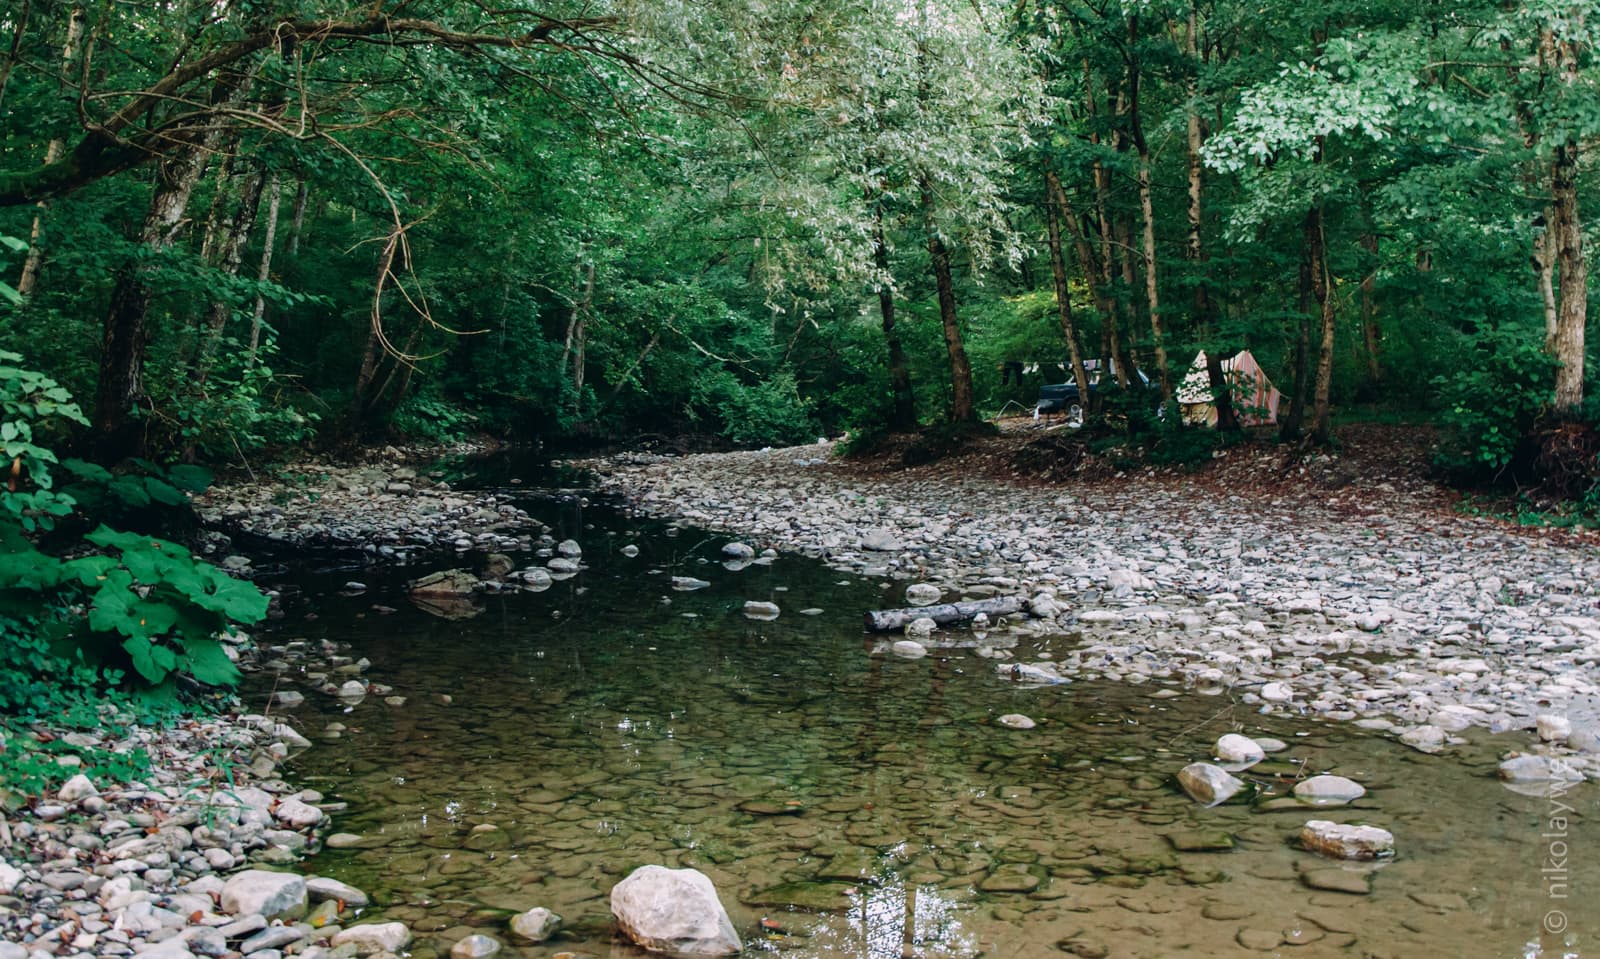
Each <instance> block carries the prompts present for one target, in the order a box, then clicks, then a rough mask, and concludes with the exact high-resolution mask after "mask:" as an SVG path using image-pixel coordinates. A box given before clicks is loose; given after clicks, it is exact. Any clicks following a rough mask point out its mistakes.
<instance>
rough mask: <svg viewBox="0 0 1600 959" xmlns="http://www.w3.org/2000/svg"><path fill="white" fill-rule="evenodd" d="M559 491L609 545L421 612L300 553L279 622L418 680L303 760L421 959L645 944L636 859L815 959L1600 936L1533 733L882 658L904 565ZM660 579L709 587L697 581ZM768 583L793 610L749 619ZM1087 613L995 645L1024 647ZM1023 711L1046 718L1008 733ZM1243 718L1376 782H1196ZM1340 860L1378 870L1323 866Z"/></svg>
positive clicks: (1502, 945)
mask: <svg viewBox="0 0 1600 959" xmlns="http://www.w3.org/2000/svg"><path fill="white" fill-rule="evenodd" d="M541 509H542V510H543V512H544V518H545V519H546V520H547V521H548V522H551V523H552V524H553V525H556V526H557V527H558V529H557V532H558V534H559V535H561V536H572V537H574V538H577V539H578V540H579V541H580V542H582V544H583V546H584V550H585V552H584V559H585V561H586V563H588V564H589V565H590V566H591V569H589V570H588V571H586V572H584V573H582V574H580V575H579V576H578V577H577V578H574V579H571V580H567V581H565V582H561V583H557V584H556V585H555V586H554V587H553V588H551V589H550V590H548V591H546V592H543V593H537V594H534V593H521V594H515V595H508V596H495V597H489V598H487V599H486V600H484V601H483V603H482V605H483V607H484V610H483V612H482V614H481V615H478V616H476V617H475V618H472V619H467V620H461V621H447V620H442V619H437V618H434V617H432V616H429V615H427V614H425V613H423V612H420V611H418V610H416V609H414V608H413V607H411V606H410V604H409V603H407V602H406V600H405V598H404V593H403V591H402V590H401V588H400V584H401V582H402V579H403V577H402V576H400V575H399V574H390V576H391V577H392V578H391V579H389V580H387V581H384V580H382V579H371V580H368V581H369V583H370V584H371V586H372V589H371V591H370V592H369V593H367V594H366V595H364V596H360V597H345V596H340V595H337V591H338V588H339V586H340V584H341V583H342V581H343V580H344V579H347V578H349V575H350V574H339V575H337V576H329V577H322V578H317V577H307V578H305V579H302V580H301V581H300V583H299V585H300V587H301V588H302V589H303V591H304V592H303V595H302V596H301V598H300V600H299V601H296V602H291V604H290V606H289V609H290V617H289V619H288V620H286V621H285V622H284V623H283V624H281V625H280V627H279V628H278V629H277V631H276V635H275V636H273V637H270V638H269V641H273V640H277V641H285V640H290V639H296V638H309V639H321V638H328V639H334V640H338V641H340V642H348V643H349V644H351V646H352V647H353V651H354V655H357V656H366V657H368V658H369V659H370V660H371V661H372V664H373V665H372V667H371V670H370V672H369V676H370V678H371V679H372V680H373V681H375V682H379V683H388V684H392V685H394V686H396V687H397V689H396V692H397V693H399V694H402V695H404V696H406V697H407V702H406V703H405V705H403V706H398V707H396V706H389V705H385V704H384V703H383V702H382V701H381V700H379V699H377V698H376V697H369V698H368V699H367V700H366V701H364V702H362V703H361V704H359V705H357V706H355V707H354V708H353V709H349V710H348V711H346V708H345V707H343V706H341V705H340V704H339V703H338V702H337V701H335V700H332V699H329V698H325V697H321V696H319V695H313V696H312V697H311V700H310V702H308V703H307V705H306V706H304V707H302V708H301V710H300V712H299V714H298V716H299V720H300V722H301V724H302V725H303V726H304V727H306V729H307V731H308V732H309V733H310V734H311V735H312V737H313V738H316V736H317V733H318V731H319V730H321V729H322V728H324V727H325V726H326V725H327V724H329V723H335V722H337V723H343V724H345V725H346V726H348V727H349V730H348V731H347V732H346V733H345V734H344V736H343V737H342V738H338V739H334V740H330V741H326V742H320V743H319V744H318V745H317V747H316V748H314V749H312V750H310V751H309V752H308V753H307V754H306V755H304V756H303V757H302V758H301V759H299V760H298V761H297V763H296V765H295V767H294V776H295V777H296V779H297V780H298V781H300V782H303V783H305V784H306V785H309V786H313V787H315V788H318V789H320V790H322V791H323V792H324V793H325V794H326V795H327V796H328V798H329V799H337V800H342V801H345V802H347V803H348V804H349V806H348V809H347V810H345V811H343V812H340V813H339V814H338V815H337V818H336V821H335V824H334V825H335V828H336V829H337V830H338V831H343V832H353V833H358V834H361V835H362V836H363V837H365V838H364V840H363V843H362V844H361V846H360V847H358V848H353V849H344V850H327V851H324V852H322V853H320V854H319V855H318V856H316V857H315V858H313V859H312V860H311V861H310V862H309V863H307V865H306V868H307V869H308V870H311V871H316V872H318V873H322V874H326V875H333V876H337V877H339V878H342V879H345V880H346V881H349V882H351V883H354V884H355V885H357V886H359V887H361V888H363V889H366V890H367V891H369V892H370V893H371V894H373V896H374V897H375V901H376V903H377V905H375V906H374V907H373V908H371V909H369V910H368V913H367V918H380V919H400V920H403V921H405V922H407V923H408V924H410V925H411V926H412V927H413V929H415V930H416V931H417V933H418V941H417V943H416V945H415V946H414V949H415V952H416V954H417V955H418V956H420V957H422V959H428V957H430V956H433V955H435V954H444V953H447V952H448V950H449V947H450V945H451V944H452V943H453V942H455V941H456V940H457V939H460V938H461V937H463V936H465V935H467V934H469V933H472V932H484V933H488V934H490V935H494V936H496V937H497V938H499V939H501V940H502V941H504V942H506V944H507V950H508V953H510V954H521V955H525V956H529V957H555V956H559V955H562V954H571V955H576V956H606V957H618V959H621V957H634V956H637V955H642V953H640V952H639V951H638V950H635V949H634V948H633V947H631V946H629V945H626V944H624V943H622V942H621V941H620V940H617V939H615V938H614V936H613V933H612V928H611V924H610V916H609V910H608V900H607V896H608V893H609V890H610V888H611V886H612V885H613V884H614V883H616V882H617V881H618V880H619V879H621V878H622V877H623V876H625V875H626V874H627V873H628V872H629V871H630V870H631V869H633V868H635V867H637V866H639V865H643V864H646V863H661V864H665V865H668V866H694V867H695V868H698V869H700V870H702V871H703V872H705V873H706V874H707V875H708V876H710V878H711V879H712V881H713V882H714V883H715V884H716V886H717V888H718V890H719V891H720V893H721V896H722V900H723V902H724V904H725V905H726V906H727V908H728V910H729V912H730V913H731V915H732V916H733V919H734V922H735V924H736V926H737V927H738V929H739V931H740V933H741V935H742V936H743V937H744V939H745V943H746V949H747V951H749V952H763V951H771V952H782V953H788V954H791V955H793V956H796V957H807V959H809V957H862V959H865V957H871V959H890V957H900V956H902V955H906V956H926V957H930V959H933V957H973V956H979V955H984V956H997V957H1045V956H1052V957H1053V956H1062V955H1077V956H1113V957H1118V956H1178V955H1185V956H1188V955H1195V956H1210V955H1218V956H1221V955H1227V956H1234V955H1240V954H1246V953H1248V952H1249V951H1251V949H1252V948H1261V949H1263V950H1264V951H1266V952H1277V953H1279V954H1292V955H1306V956H1323V955H1327V956H1335V955H1336V956H1394V957H1409V956H1496V957H1511V956H1580V955H1595V954H1597V952H1600V949H1597V946H1596V934H1597V930H1600V824H1597V823H1596V822H1595V821H1594V815H1593V814H1594V813H1595V811H1596V798H1595V795H1596V789H1595V787H1594V786H1593V785H1592V784H1590V785H1587V786H1581V787H1578V788H1577V789H1575V790H1573V791H1571V792H1568V793H1567V794H1565V795H1564V796H1562V797H1560V801H1559V803H1557V802H1556V801H1554V800H1552V799H1550V798H1541V797H1530V796H1523V795H1519V794H1517V793H1515V792H1512V791H1510V790H1508V789H1506V788H1505V787H1503V786H1502V785H1501V784H1499V783H1498V782H1497V781H1496V780H1495V778H1494V770H1495V762H1496V759H1497V757H1498V755H1499V753H1501V752H1502V751H1504V750H1505V749H1508V748H1512V747H1513V746H1516V745H1518V744H1520V743H1521V742H1522V740H1521V739H1519V738H1516V737H1500V738H1497V739H1489V738H1484V739H1482V740H1479V741H1476V742H1474V743H1472V744H1471V745H1469V746H1466V747H1461V748H1459V749H1457V750H1455V752H1454V753H1453V754H1452V755H1449V756H1442V757H1426V756H1422V755H1420V754H1418V753H1415V752H1413V751H1411V750H1410V749H1408V748H1407V747H1404V746H1401V745H1399V744H1397V743H1394V742H1391V741H1388V740H1386V739H1383V738H1381V737H1375V736H1371V735H1368V734H1365V733H1362V732H1361V731H1360V730H1357V729H1354V728H1352V727H1349V726H1342V725H1329V724H1320V723H1314V722H1308V721H1298V720H1290V719H1284V718H1281V717H1272V718H1267V717H1262V716H1259V715H1257V714H1255V713H1254V712H1252V711H1251V710H1250V709H1249V708H1248V707H1244V706H1234V705H1232V704H1231V703H1230V702H1229V701H1228V699H1227V698H1226V696H1221V697H1217V696H1203V695H1199V694H1196V693H1192V692H1184V693H1183V695H1180V696H1178V697H1175V698H1166V699H1163V698H1153V697H1152V694H1153V693H1155V692H1157V690H1158V689H1160V688H1161V687H1158V686H1155V685H1144V686H1131V685H1123V684H1114V683H1097V682H1082V683H1075V684H1071V685H1067V686H1060V687H1051V688H1023V687H1018V686H1015V685H1011V684H1008V683H1007V682H1005V681H1002V680H1001V679H1000V678H998V677H997V676H996V674H995V670H994V662H993V661H992V660H991V659H988V658H983V657H981V656H979V655H977V650H975V649H974V648H972V646H971V643H970V636H969V637H967V639H968V642H967V645H966V646H965V647H963V648H955V649H950V650H947V651H944V652H942V653H937V654H936V655H934V656H931V657H929V658H926V659H920V660H903V659H898V658H895V657H892V656H887V655H883V654H882V652H881V650H880V648H879V647H880V643H879V641H877V640H874V639H872V638H869V637H865V636H864V635H863V633H862V631H861V626H860V614H861V612H862V611H863V610H865V609H870V608H878V607H883V606H892V605H900V603H899V598H900V594H901V588H902V587H903V585H904V584H903V583H896V584H893V585H891V586H889V587H888V588H884V584H882V583H880V582H876V581H866V580H862V579H860V578H852V577H846V576H843V575H842V574H840V573H839V572H837V571H834V570H829V569H826V568H825V567H823V566H821V565H819V564H817V563H813V562H811V561H807V560H801V559H797V558H789V557H784V558H781V559H779V560H778V561H777V562H776V563H774V564H773V565H771V566H760V565H756V566H750V567H748V568H745V569H743V570H738V571H732V570H727V569H724V568H723V567H722V565H721V564H720V562H719V560H720V557H719V555H718V550H719V548H720V546H721V544H722V542H723V540H722V539H720V538H718V537H714V536H710V535H707V534H703V533H700V532H697V531H693V530H682V531H675V535H669V534H668V532H667V530H666V528H665V527H662V526H660V525H656V524H651V523H647V522H644V521H635V520H630V519H628V518H626V517H624V516H622V515H620V514H618V513H615V512H613V511H610V510H607V509H604V508H599V507H586V506H585V505H584V504H583V503H582V502H581V501H579V500H577V499H574V498H568V499H566V500H563V501H544V502H543V503H542V504H541ZM626 543H634V544H636V545H638V546H639V547H640V549H641V553H640V555H639V556H638V557H637V558H627V557H624V556H623V555H621V553H620V548H621V547H622V546H623V545H624V544H626ZM441 565H449V564H448V563H442V564H441ZM416 572H417V571H416V570H410V571H407V572H406V573H405V575H416ZM673 575H689V576H696V577H699V578H702V579H706V580H710V581H711V582H712V584H713V585H712V586H711V587H710V588H708V589H704V590H700V591H696V592H677V591H674V590H673V589H672V588H671V583H670V577H671V576H673ZM752 599H753V600H770V601H773V602H776V603H778V604H779V606H780V607H782V610H783V612H782V615H781V616H780V617H779V618H778V619H777V620H776V621H773V622H756V621H752V620H749V619H747V618H745V617H744V615H743V614H742V611H741V609H742V605H743V602H744V601H745V600H752ZM375 603H376V604H386V605H388V606H392V607H396V609H397V611H396V612H394V613H391V614H388V615H380V614H378V613H376V612H373V611H372V610H371V607H372V605H373V604H375ZM812 607H815V608H820V609H821V610H823V612H821V613H820V614H817V615H812V616H807V615H801V614H800V612H799V611H800V610H802V609H806V608H812ZM309 609H314V610H315V611H316V617H315V618H314V619H305V620H302V619H300V618H299V617H300V616H301V615H302V614H303V613H304V612H305V611H306V610H309ZM1076 641H1077V640H1076V638H1075V637H1071V636H1059V637H1053V638H1050V639H1047V640H1039V639H1037V638H1031V637H1030V638H1026V639H1022V640H1020V641H1014V640H1013V639H1011V638H1008V637H1005V636H1003V635H996V634H991V635H990V636H988V637H987V639H986V640H984V645H988V646H1000V647H1004V646H1007V645H1013V646H1014V648H1013V649H1012V650H1011V651H1012V652H1013V653H1014V655H1016V656H1017V658H1019V659H1023V660H1033V659H1036V658H1038V657H1039V656H1040V655H1041V654H1044V655H1051V654H1054V655H1059V654H1061V653H1062V652H1063V651H1064V650H1066V649H1068V648H1070V647H1071V645H1072V644H1073V643H1075V642H1076ZM258 695H263V696H264V692H261V691H258ZM447 700H448V701H447ZM1012 712H1020V713H1025V714H1027V715H1028V716H1030V717H1032V718H1033V719H1034V720H1036V721H1037V722H1038V723H1039V725H1038V727H1037V728H1035V729H1032V730H1027V731H1016V730H1010V729H1006V728H1003V727H1001V726H999V725H997V723H996V722H995V720H996V718H997V717H999V716H1000V715H1002V714H1006V713H1012ZM1231 730H1239V731H1242V732H1244V733H1246V734H1255V735H1264V736H1273V737H1277V738H1279V739H1282V740H1285V741H1287V742H1289V743H1290V744H1291V748H1290V749H1289V750H1288V751H1287V752H1286V753H1283V754H1280V755H1278V756H1276V757H1273V761H1272V762H1270V763H1268V764H1265V765H1263V766H1261V767H1257V769H1255V770H1252V772H1251V773H1249V774H1246V775H1247V778H1250V779H1252V780H1253V781H1255V782H1258V783H1260V784H1261V785H1262V786H1263V787H1264V788H1266V789H1269V790H1275V791H1276V792H1277V793H1279V794H1281V793H1284V792H1286V791H1287V789H1288V786H1289V785H1290V783H1291V781H1292V777H1294V776H1295V775H1298V774H1300V773H1301V770H1302V767H1304V769H1305V770H1306V771H1307V772H1335V773H1339V774H1343V775H1347V776H1350V777H1352V778H1355V779H1358V780H1360V781H1362V782H1363V783H1365V784H1366V785H1367V787H1368V789H1369V793H1368V795H1367V797H1366V798H1365V799H1363V800H1362V801H1360V802H1359V803H1358V804H1357V805H1356V806H1355V807H1347V808H1345V809H1342V810H1326V811H1321V812H1313V811H1307V810H1304V809H1300V810H1290V811H1263V810H1262V807H1260V806H1259V805H1257V806H1254V807H1252V806H1248V805H1238V806H1223V807H1220V808H1215V809H1203V808H1201V807H1199V806H1198V805H1196V804H1195V803H1193V802H1192V801H1190V800H1189V799H1188V798H1187V797H1185V796H1184V795H1183V794H1182V793H1181V792H1180V791H1178V789H1177V787H1176V786H1175V784H1174V781H1173V778H1172V777H1173V774H1174V773H1175V772H1176V771H1177V770H1178V769H1180V768H1181V767H1182V766H1184V765H1185V764H1186V763H1188V762H1191V761H1194V760H1198V759H1204V758H1206V757H1207V754H1208V752H1209V748H1210V744H1211V743H1213V742H1214V741H1215V740H1216V738H1217V736H1219V735H1221V734H1222V733H1224V732H1228V731H1231ZM1567 807H1575V808H1573V809H1572V811H1565V810H1566V808H1567ZM1563 813H1564V814H1565V816H1566V820H1565V822H1564V823H1563V822H1561V821H1559V820H1553V819H1552V817H1553V816H1560V815H1562V814H1563ZM1319 817H1320V818H1333V819H1340V820H1351V821H1355V820H1365V821H1370V822H1372V823H1373V824H1375V825H1380V826H1382V827H1384V828H1387V829H1389V830H1390V831H1392V832H1393V833H1394V834H1395V836H1396V839H1397V846H1398V849H1399V855H1398V856H1397V857H1396V858H1395V859H1394V860H1393V861H1390V862H1386V863H1383V864H1381V865H1372V864H1367V865H1354V864H1351V865H1346V864H1341V863H1337V862H1333V861H1330V860H1325V859H1321V858H1319V857H1317V856H1315V855H1312V854H1310V853H1307V852H1304V851H1301V850H1299V849H1298V848H1296V847H1295V846H1294V845H1293V844H1292V842H1291V837H1292V836H1293V835H1294V834H1295V833H1296V832H1297V831H1298V829H1299V827H1300V826H1301V825H1302V824H1303V823H1304V822H1305V821H1306V820H1307V819H1311V818H1319ZM486 825H487V826H493V827H495V829H493V830H484V829H483V828H482V827H484V826H486ZM1557 833H1564V835H1556V834H1557ZM1227 845H1231V848H1223V849H1206V848H1203V847H1213V846H1227ZM1196 847H1201V848H1196ZM1183 850H1187V851H1183ZM1352 882H1353V883H1355V884H1356V886H1357V887H1358V888H1360V887H1370V892H1369V893H1367V894H1356V893H1349V892H1338V891H1330V890H1327V889H1318V888H1312V885H1311V884H1312V883H1316V884H1321V885H1338V884H1343V883H1352ZM533 906H545V907H547V908H550V909H552V910H554V911H555V912H557V913H558V914H560V915H561V916H563V917H565V920H566V927H565V928H566V931H565V932H564V933H563V934H562V935H561V936H560V937H559V938H557V939H555V940H552V941H551V942H548V943H545V944H541V945H537V946H534V945H519V944H518V943H517V941H516V940H515V938H514V937H512V936H510V935H509V934H508V931H507V929H506V925H505V923H506V918H507V916H508V915H509V914H510V913H511V912H514V911H520V910H524V909H528V908H530V907H533ZM1557 927H1560V928H1557Z"/></svg>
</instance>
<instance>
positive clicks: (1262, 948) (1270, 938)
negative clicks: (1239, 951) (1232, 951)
mask: <svg viewBox="0 0 1600 959" xmlns="http://www.w3.org/2000/svg"><path fill="white" fill-rule="evenodd" d="M1233 938H1234V940H1235V941H1236V942H1238V943H1239V945H1241V946H1243V947H1245V948H1246V949H1251V950H1254V951H1256V952H1268V951H1270V950H1272V949H1276V948H1278V946H1279V945H1280V944H1281V943H1282V942H1283V936H1281V935H1279V934H1278V933H1276V932H1272V931H1271V930H1267V929H1248V928H1246V929H1240V930H1239V932H1238V934H1237V935H1235V936H1234V937H1233Z"/></svg>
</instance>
